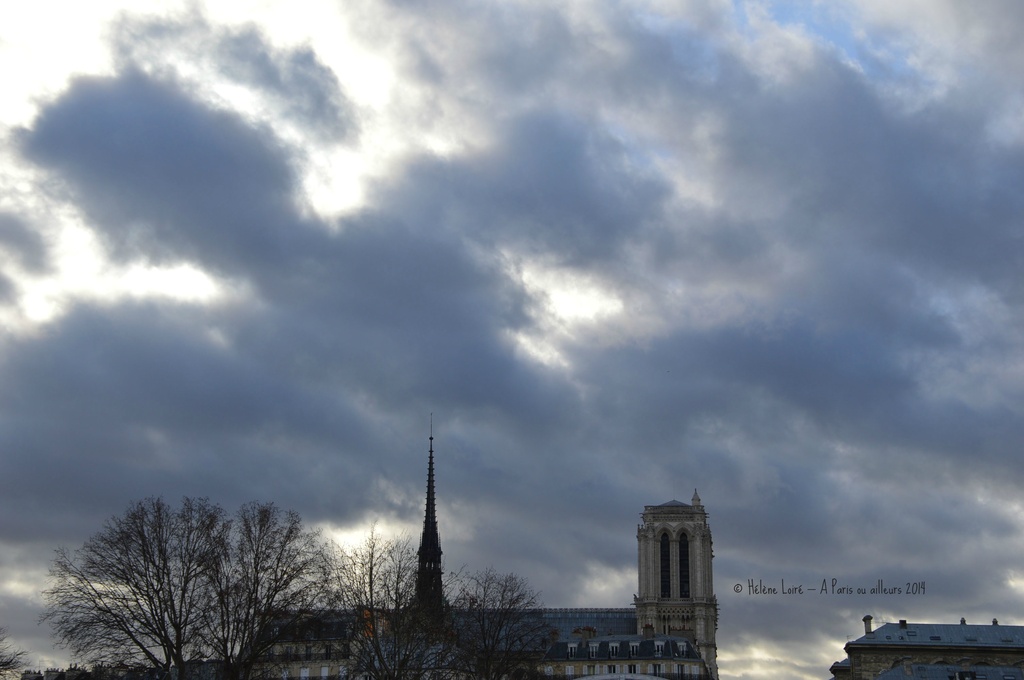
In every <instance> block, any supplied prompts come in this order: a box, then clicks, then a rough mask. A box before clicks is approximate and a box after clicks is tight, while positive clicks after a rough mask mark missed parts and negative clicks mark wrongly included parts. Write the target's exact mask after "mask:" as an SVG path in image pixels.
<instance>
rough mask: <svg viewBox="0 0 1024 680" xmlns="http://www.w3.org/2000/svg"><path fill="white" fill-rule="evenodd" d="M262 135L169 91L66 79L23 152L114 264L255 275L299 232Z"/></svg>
mask: <svg viewBox="0 0 1024 680" xmlns="http://www.w3.org/2000/svg"><path fill="white" fill-rule="evenodd" d="M272 139H273V138H272V137H271V136H270V135H269V134H266V131H264V134H261V133H260V131H259V130H256V129H253V128H250V127H248V126H246V125H244V124H243V123H242V122H241V120H240V119H239V118H238V117H237V116H235V115H233V114H230V113H226V112H217V111H213V110H210V109H208V108H205V107H202V106H200V105H198V104H197V103H195V102H194V101H191V100H190V99H188V98H187V97H186V96H185V95H184V93H183V92H182V91H181V90H180V89H179V88H178V87H177V86H176V85H174V84H172V83H167V82H161V81H156V80H153V79H151V78H148V77H147V76H145V75H143V74H142V73H139V72H129V73H128V74H126V75H124V76H122V77H120V78H116V79H109V78H82V79H79V80H77V81H76V82H75V83H74V84H73V85H72V86H71V88H70V89H69V90H68V92H67V93H66V94H65V95H64V96H63V97H62V98H61V99H60V100H59V101H58V102H56V103H55V105H54V106H51V107H49V108H47V109H46V110H45V112H44V113H43V115H42V116H41V117H40V119H39V120H38V121H37V122H36V124H35V126H34V128H33V129H32V131H31V132H30V133H29V134H27V135H26V136H25V138H24V140H23V148H24V152H25V155H26V156H27V157H28V158H29V159H31V160H34V161H36V162H37V163H40V164H42V165H44V166H47V167H49V168H50V169H52V170H54V171H56V172H58V173H60V176H61V177H62V179H63V180H64V182H66V183H67V185H68V186H69V188H70V190H71V191H72V192H73V194H74V198H75V200H76V202H77V203H78V205H79V207H80V208H81V209H82V210H83V211H85V213H86V214H87V215H89V217H90V218H91V219H92V220H93V221H94V222H95V223H96V224H98V225H101V231H100V233H101V235H102V236H103V237H105V239H106V241H107V243H108V244H109V245H110V246H112V247H114V248H115V249H116V250H117V252H118V253H119V255H120V256H121V257H128V256H134V257H138V256H145V257H146V258H151V259H154V260H157V261H174V260H175V259H189V260H192V261H197V262H200V263H202V264H204V265H206V266H210V267H213V268H215V269H217V270H226V271H227V272H228V273H238V272H239V270H241V269H243V268H246V269H248V268H255V269H259V267H260V265H261V263H266V262H267V261H268V260H273V259H274V258H276V256H277V253H278V252H280V251H282V250H285V251H287V249H288V248H289V242H290V240H293V239H297V238H302V237H303V232H304V230H306V229H308V226H307V225H303V224H302V222H301V220H298V219H297V218H296V216H295V212H294V202H295V197H294V195H293V191H294V189H295V177H294V174H293V171H292V169H291V168H290V167H289V166H288V164H287V163H286V162H285V160H284V158H283V155H282V153H281V152H280V151H279V150H276V149H274V148H273V146H272V144H273V142H272ZM271 227H273V228H271Z"/></svg>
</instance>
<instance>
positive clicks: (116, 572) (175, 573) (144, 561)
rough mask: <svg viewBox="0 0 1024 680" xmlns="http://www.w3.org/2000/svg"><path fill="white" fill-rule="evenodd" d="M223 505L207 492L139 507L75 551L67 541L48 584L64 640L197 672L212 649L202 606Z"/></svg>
mask: <svg viewBox="0 0 1024 680" xmlns="http://www.w3.org/2000/svg"><path fill="white" fill-rule="evenodd" d="M222 521H223V511H222V510H221V509H220V508H219V507H218V506H216V505H213V504H211V503H210V502H209V501H207V500H206V499H188V498H186V499H184V500H183V501H182V504H181V507H179V508H177V509H174V508H172V507H170V506H169V505H168V504H167V503H165V502H164V501H163V500H162V499H159V498H149V499H146V500H142V501H138V502H135V503H133V504H132V505H131V506H129V508H128V510H127V511H126V512H125V513H124V514H123V515H121V516H119V517H114V518H112V519H110V520H108V521H107V523H106V525H105V526H104V528H103V529H102V530H101V531H100V532H99V533H97V534H96V535H94V536H93V537H92V538H90V539H89V540H87V541H86V542H85V544H84V545H83V546H82V547H81V548H80V549H79V550H77V551H75V552H74V553H71V552H68V551H67V550H66V549H64V548H60V549H58V550H57V555H56V558H55V559H54V561H53V564H52V565H51V568H50V579H51V586H50V588H48V589H47V590H45V591H44V593H43V595H44V597H45V600H46V605H47V609H46V613H45V615H44V616H43V619H44V620H48V621H49V622H50V624H51V625H52V627H53V630H54V633H55V636H56V638H57V641H58V643H59V644H62V645H64V646H66V647H67V648H69V649H70V650H71V651H72V653H73V654H74V655H75V656H76V657H79V658H82V659H84V660H86V661H90V662H92V663H109V664H119V663H128V664H131V663H145V664H147V665H151V666H153V667H156V668H160V669H163V670H164V671H165V672H169V671H170V669H171V668H172V667H176V668H177V669H179V676H178V677H179V678H184V677H185V675H186V673H187V670H186V669H187V667H188V666H187V662H189V661H192V660H193V659H197V658H200V657H202V656H203V652H204V649H203V640H202V638H201V636H200V634H199V633H200V627H199V625H198V624H199V621H200V613H201V608H202V607H203V606H205V604H206V602H205V601H204V598H205V585H206V581H205V578H206V576H207V574H208V571H209V568H210V565H211V563H212V560H213V558H214V557H215V554H216V544H215V542H214V541H213V537H214V536H215V535H216V529H217V527H218V526H219V525H220V524H221V523H222Z"/></svg>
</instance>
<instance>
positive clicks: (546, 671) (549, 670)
mask: <svg viewBox="0 0 1024 680" xmlns="http://www.w3.org/2000/svg"><path fill="white" fill-rule="evenodd" d="M554 674H555V668H554V666H545V667H544V675H554Z"/></svg>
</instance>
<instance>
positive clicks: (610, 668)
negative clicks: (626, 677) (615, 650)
mask: <svg viewBox="0 0 1024 680" xmlns="http://www.w3.org/2000/svg"><path fill="white" fill-rule="evenodd" d="M618 672H619V667H618V666H616V665H615V664H613V663H610V664H608V674H609V675H615V674H616V673H618Z"/></svg>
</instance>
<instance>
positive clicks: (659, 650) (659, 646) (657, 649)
mask: <svg viewBox="0 0 1024 680" xmlns="http://www.w3.org/2000/svg"><path fill="white" fill-rule="evenodd" d="M664 652H665V643H664V642H655V643H654V656H661V655H662V654H663V653H664Z"/></svg>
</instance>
